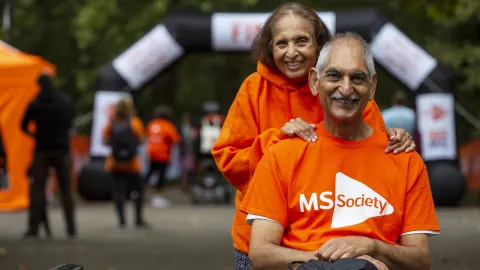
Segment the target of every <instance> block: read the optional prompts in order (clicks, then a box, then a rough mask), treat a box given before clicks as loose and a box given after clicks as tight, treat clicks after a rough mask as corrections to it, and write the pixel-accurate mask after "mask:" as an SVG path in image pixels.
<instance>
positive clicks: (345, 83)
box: [339, 76, 353, 97]
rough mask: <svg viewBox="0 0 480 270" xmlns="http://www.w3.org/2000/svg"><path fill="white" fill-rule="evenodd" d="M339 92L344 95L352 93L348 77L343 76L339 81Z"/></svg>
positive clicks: (347, 95)
mask: <svg viewBox="0 0 480 270" xmlns="http://www.w3.org/2000/svg"><path fill="white" fill-rule="evenodd" d="M339 91H340V93H341V94H342V95H343V96H345V97H349V96H350V95H351V94H352V93H353V85H352V83H351V81H350V78H348V77H347V76H345V77H344V78H343V80H342V81H341V86H340V87H339Z"/></svg>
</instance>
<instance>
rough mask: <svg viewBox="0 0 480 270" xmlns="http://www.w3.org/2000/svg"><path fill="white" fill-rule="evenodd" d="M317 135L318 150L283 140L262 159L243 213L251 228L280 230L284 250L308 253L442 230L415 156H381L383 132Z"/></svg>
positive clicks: (424, 173)
mask: <svg viewBox="0 0 480 270" xmlns="http://www.w3.org/2000/svg"><path fill="white" fill-rule="evenodd" d="M317 133H318V135H319V140H318V141H317V143H307V142H304V141H303V140H301V139H292V140H283V141H281V142H279V143H277V144H276V145H274V146H272V147H271V148H269V150H268V151H267V152H266V153H265V155H264V157H263V158H262V160H261V161H260V163H259V165H258V167H257V170H256V172H255V174H254V176H253V179H252V180H253V182H252V184H251V186H250V188H249V190H248V192H247V195H246V198H245V199H247V200H244V202H245V203H243V204H242V206H241V210H242V211H245V212H247V213H248V214H249V216H248V218H247V219H248V220H249V221H251V220H253V219H256V218H259V216H260V217H263V218H268V219H271V220H273V221H276V222H278V223H280V224H282V225H283V227H284V228H285V233H284V235H283V238H282V242H281V244H282V246H285V247H289V248H294V249H298V250H305V251H314V250H317V249H318V248H320V247H321V246H322V244H324V243H325V242H326V241H327V240H329V239H331V238H335V237H342V236H348V235H358V236H366V237H370V238H374V239H378V240H381V241H383V242H386V243H389V244H396V243H397V242H398V240H399V237H400V236H401V235H404V234H410V233H420V232H423V233H430V234H436V233H437V232H438V231H439V230H440V228H439V225H438V221H437V217H436V214H435V207H434V204H433V199H432V194H431V190H430V183H429V179H428V175H427V170H426V167H425V164H424V163H423V160H422V159H421V157H420V156H419V155H418V153H417V152H412V153H400V154H397V155H393V154H388V155H387V154H385V152H384V150H385V145H386V144H387V142H388V138H387V135H386V133H385V132H378V131H374V133H373V134H372V135H371V136H370V137H368V138H367V139H364V140H359V141H348V140H342V139H340V138H337V137H334V136H332V135H331V134H329V133H327V132H326V130H325V129H324V128H323V125H321V124H320V125H318V126H317ZM252 215H255V216H252Z"/></svg>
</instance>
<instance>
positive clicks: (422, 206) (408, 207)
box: [401, 162, 440, 235]
mask: <svg viewBox="0 0 480 270" xmlns="http://www.w3.org/2000/svg"><path fill="white" fill-rule="evenodd" d="M417 171H420V173H419V174H418V175H417V177H416V179H415V182H413V185H412V186H411V187H409V189H408V190H407V194H406V199H405V209H404V213H403V222H402V229H401V235H406V234H412V233H415V232H418V231H423V232H425V233H429V234H432V233H438V232H439V231H440V226H439V225H438V220H437V215H436V213H435V205H434V202H433V197H432V191H431V188H430V181H429V179H428V173H427V169H426V167H425V165H424V164H423V162H422V168H421V169H420V170H417Z"/></svg>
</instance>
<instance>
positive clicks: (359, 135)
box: [323, 115, 373, 141]
mask: <svg viewBox="0 0 480 270" xmlns="http://www.w3.org/2000/svg"><path fill="white" fill-rule="evenodd" d="M360 117H361V116H360ZM323 127H324V128H325V130H326V131H327V132H328V133H330V134H332V135H333V136H335V137H337V138H340V139H344V140H350V141H358V140H363V139H366V138H368V137H370V135H372V133H373V128H372V127H370V126H369V125H368V124H367V123H365V121H363V119H361V118H360V119H355V120H353V121H351V122H339V121H336V120H335V119H333V118H331V117H328V116H327V115H325V119H324V120H323Z"/></svg>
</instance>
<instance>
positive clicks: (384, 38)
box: [370, 23, 437, 91]
mask: <svg viewBox="0 0 480 270" xmlns="http://www.w3.org/2000/svg"><path fill="white" fill-rule="evenodd" d="M370 46H371V48H370V49H371V51H372V54H373V56H374V58H375V60H376V61H378V62H379V63H380V64H382V66H383V67H385V69H387V70H388V71H389V72H390V73H392V75H394V76H395V77H397V78H398V79H399V80H400V81H401V82H403V83H404V84H405V85H406V86H407V87H408V88H410V90H412V91H416V90H417V89H418V87H419V86H420V85H421V84H422V82H423V81H424V80H425V78H427V76H428V75H429V74H430V73H431V72H432V70H433V69H434V68H435V67H436V66H437V60H436V59H435V58H433V57H432V56H431V55H430V54H428V53H427V52H426V51H425V50H423V49H422V48H421V47H419V46H418V45H417V44H415V43H414V42H413V41H412V40H410V39H409V38H408V37H407V36H406V35H405V34H403V33H402V32H401V31H400V30H399V29H398V28H397V27H395V26H394V25H393V24H391V23H387V24H385V25H384V26H383V27H382V28H381V30H380V32H378V34H377V36H375V38H374V39H373V40H372V43H371V44H370Z"/></svg>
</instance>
